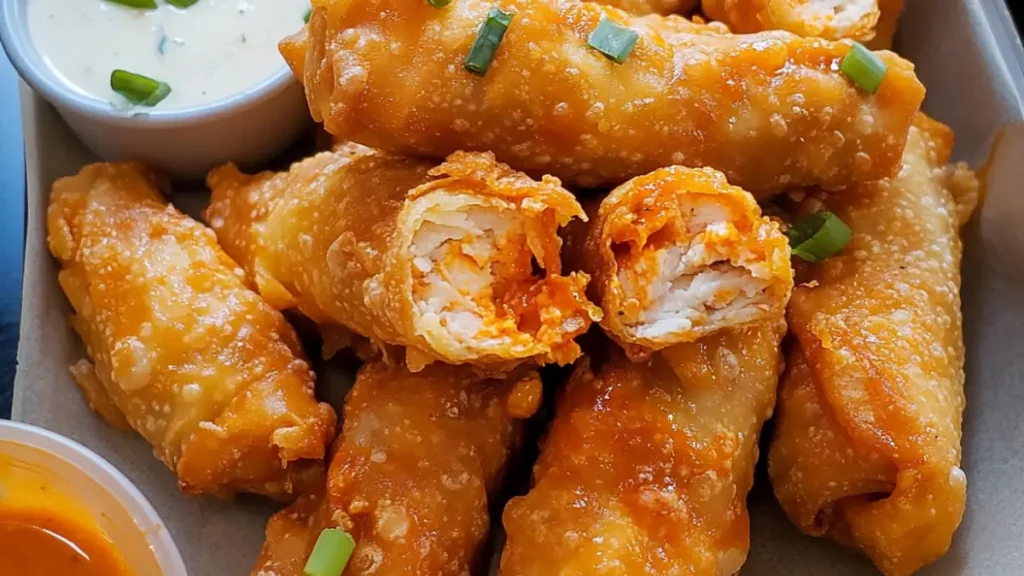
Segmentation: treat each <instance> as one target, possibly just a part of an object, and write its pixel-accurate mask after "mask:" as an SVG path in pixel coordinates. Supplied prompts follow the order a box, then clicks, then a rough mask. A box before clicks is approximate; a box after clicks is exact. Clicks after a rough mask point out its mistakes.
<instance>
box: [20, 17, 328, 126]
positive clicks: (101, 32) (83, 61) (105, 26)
mask: <svg viewBox="0 0 1024 576" xmlns="http://www.w3.org/2000/svg"><path fill="white" fill-rule="evenodd" d="M0 1H6V0H0ZM156 2H157V8H156V9H155V10H138V9H133V8H127V7H125V6H121V5H119V4H116V3H114V2H108V1H106V0H29V2H28V23H29V31H30V33H31V36H32V40H33V42H34V43H35V46H36V49H37V50H38V52H39V53H40V55H41V56H42V57H43V59H44V60H45V61H46V63H47V64H48V65H49V66H50V68H51V69H52V70H53V71H54V72H56V74H57V75H58V76H60V77H61V78H63V79H64V81H65V82H66V83H67V84H68V85H70V86H71V87H73V88H74V89H76V90H78V91H80V92H83V93H85V94H88V95H91V96H94V97H97V98H101V99H104V100H109V101H111V102H113V103H115V104H126V103H127V100H125V99H124V98H123V97H122V96H120V95H119V94H117V93H116V92H114V91H113V90H112V89H111V88H110V73H111V72H112V71H113V70H114V69H115V68H120V69H122V70H127V71H129V72H134V73H136V74H142V75H143V76H148V77H150V78H153V79H154V80H158V81H161V82H166V83H167V84H168V85H170V87H171V93H170V95H169V96H168V97H167V98H166V99H164V100H163V101H162V102H160V103H159V104H158V105H157V108H159V109H168V108H187V107H192V106H197V105H202V104H205V103H208V102H212V101H214V100H219V99H221V98H225V97H227V96H230V95H232V94H237V93H239V92H241V91H243V90H245V89H247V88H251V87H253V86H255V85H257V84H259V83H260V82H261V81H263V80H265V79H267V78H269V77H270V76H272V75H273V74H274V73H276V72H278V71H279V70H281V69H282V68H283V67H284V66H285V64H284V60H283V59H282V58H281V55H280V54H279V53H278V51H277V43H278V41H279V40H280V39H281V38H283V37H285V36H287V35H289V34H292V33H294V32H295V31H297V30H298V29H299V28H301V27H302V24H303V17H304V16H305V15H306V12H307V11H308V10H309V0H199V1H198V2H196V3H195V4H193V5H192V6H190V7H188V8H183V9H182V8H175V7H173V6H171V5H170V4H167V3H166V2H165V0H156Z"/></svg>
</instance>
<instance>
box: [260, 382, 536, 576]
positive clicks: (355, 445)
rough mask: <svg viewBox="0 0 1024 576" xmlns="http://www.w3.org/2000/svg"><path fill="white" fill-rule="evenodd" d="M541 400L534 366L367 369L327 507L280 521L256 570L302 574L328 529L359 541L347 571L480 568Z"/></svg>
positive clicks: (353, 397) (298, 507) (304, 508)
mask: <svg viewBox="0 0 1024 576" xmlns="http://www.w3.org/2000/svg"><path fill="white" fill-rule="evenodd" d="M540 394H541V387H540V379H539V376H538V375H537V373H536V371H533V370H528V371H525V372H524V371H520V372H518V373H517V374H514V375H510V376H509V377H508V378H506V379H504V380H484V379H481V378H480V377H478V376H476V375H475V374H474V372H473V370H472V369H471V368H469V367H465V366H464V367H457V366H448V365H443V364H433V365H431V366H429V367H427V368H426V369H425V370H423V371H422V372H417V373H410V372H408V371H407V370H405V369H402V368H389V367H388V366H386V365H385V364H383V363H382V362H377V363H373V364H369V365H367V366H365V367H363V369H362V370H361V371H360V372H359V375H358V377H357V379H356V383H355V386H354V387H353V388H352V391H351V392H350V393H349V396H348V398H347V400H346V402H345V418H344V422H345V424H344V430H343V432H342V435H341V437H340V439H339V440H338V443H337V445H336V447H335V451H334V457H333V459H332V460H331V468H330V473H329V476H328V486H327V502H326V505H325V504H324V503H323V502H320V501H318V497H316V496H313V497H310V498H309V499H306V500H300V501H299V502H297V503H296V504H295V505H294V506H292V507H291V508H290V509H288V510H285V511H283V512H281V513H279V514H277V515H276V516H274V518H272V519H271V520H270V523H269V524H268V526H267V542H266V544H265V545H264V547H263V552H262V554H261V556H260V560H259V562H258V563H257V565H256V569H255V571H254V575H258V576H301V567H302V566H303V564H304V563H305V558H306V555H307V554H308V551H309V549H310V548H311V546H312V544H313V543H314V541H315V539H316V536H317V535H318V534H319V533H320V530H322V529H323V528H326V527H341V528H343V529H344V530H346V531H348V532H349V533H350V534H352V536H353V537H354V538H355V540H356V542H357V546H356V550H355V553H354V554H353V556H352V560H351V561H350V562H349V565H348V569H347V570H346V571H345V574H346V575H347V576H357V575H361V574H374V575H376V576H382V575H384V576H387V575H396V576H397V575H402V576H405V575H421V576H446V575H452V576H456V575H463V574H469V573H471V572H472V573H475V572H476V568H477V562H478V560H479V558H478V556H479V552H480V550H481V547H482V544H483V542H484V540H485V538H486V537H487V533H488V530H489V527H490V520H489V515H488V499H489V496H490V495H493V494H494V493H495V492H496V491H497V490H498V488H499V487H500V485H501V482H502V480H503V476H504V470H505V466H506V463H507V460H508V458H509V455H510V454H511V453H512V452H513V451H514V450H516V449H517V448H518V446H519V445H520V443H521V441H522V422H521V419H523V418H528V417H529V416H531V415H532V414H533V411H534V410H536V408H537V405H538V404H539V402H540Z"/></svg>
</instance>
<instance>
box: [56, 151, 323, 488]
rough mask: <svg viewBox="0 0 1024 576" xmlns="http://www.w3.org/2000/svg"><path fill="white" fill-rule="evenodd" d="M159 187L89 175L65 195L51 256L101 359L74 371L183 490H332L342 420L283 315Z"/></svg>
mask: <svg viewBox="0 0 1024 576" xmlns="http://www.w3.org/2000/svg"><path fill="white" fill-rule="evenodd" d="M158 185H159V181H158V179H157V177H156V176H155V175H154V174H153V173H152V172H150V171H149V170H148V169H146V168H145V167H143V166H141V165H139V164H132V163H118V164H91V165H89V166H86V167H84V168H83V169H82V170H81V171H80V172H79V173H78V174H77V175H75V176H71V177H67V178H61V179H59V180H57V181H56V182H55V183H54V185H53V189H52V193H51V197H50V205H49V210H48V213H47V224H48V231H49V246H50V251H51V252H52V253H53V255H54V256H55V257H56V258H57V260H58V261H59V262H60V265H61V271H60V274H59V280H60V285H61V287H62V288H63V290H64V293H65V295H67V297H68V300H69V301H70V302H71V306H72V307H73V308H74V315H73V316H72V318H71V323H72V325H73V326H74V329H75V330H76V332H78V334H79V335H80V336H81V337H82V340H83V341H84V342H85V345H86V350H87V352H88V356H89V358H90V359H91V362H90V361H89V360H84V359H83V360H81V361H79V362H78V363H77V364H75V365H74V366H73V367H72V373H73V375H74V377H75V379H76V381H77V382H78V384H79V385H80V387H81V388H82V391H83V392H84V394H85V396H86V398H87V399H88V401H89V404H90V405H91V406H92V407H93V408H94V409H95V410H96V411H97V412H98V413H100V414H101V415H103V416H104V417H105V418H106V419H107V420H108V421H110V422H111V423H112V424H114V425H116V426H119V427H125V425H130V426H131V428H133V429H135V431H137V432H138V433H139V434H140V435H142V437H143V438H145V439H146V441H148V442H149V443H150V444H151V445H152V446H153V451H154V454H155V455H156V456H157V458H159V459H160V460H162V461H163V462H164V463H165V464H166V465H167V466H168V467H169V468H170V469H171V470H173V471H174V472H175V473H176V474H177V477H178V484H179V486H180V488H181V489H182V490H183V491H185V492H188V493H194V494H198V493H206V494H214V495H219V496H230V495H232V494H234V493H236V492H254V493H257V494H264V495H267V496H271V497H275V498H282V499H284V498H288V497H290V496H294V494H295V493H296V492H297V491H299V490H301V489H303V488H304V487H305V486H308V485H310V484H311V483H312V484H315V483H316V482H320V481H322V477H323V466H322V464H321V460H322V459H323V457H324V455H325V452H326V448H327V444H328V442H329V441H330V439H331V438H332V437H333V435H334V426H335V416H334V412H333V411H332V410H331V408H330V407H329V406H328V405H327V404H321V403H318V402H317V401H316V400H315V399H314V397H313V381H314V376H313V373H312V372H311V371H310V368H309V366H308V365H307V363H306V362H305V360H304V359H303V355H302V350H301V347H300V345H299V342H298V339H297V337H296V335H295V332H294V331H293V330H292V328H291V327H290V326H289V325H288V323H287V322H286V321H285V319H284V317H283V316H282V315H281V313H280V312H278V311H277V310H274V309H273V308H272V307H270V306H269V305H268V304H267V303H266V302H264V301H263V300H262V299H261V298H260V297H259V296H258V295H257V294H256V292H254V291H252V290H251V289H250V288H249V287H247V286H246V283H245V281H244V275H243V273H242V271H241V269H239V268H238V266H237V265H236V264H235V263H234V262H232V261H231V259H230V258H228V256H227V255H226V254H225V253H224V252H223V251H221V249H220V247H219V246H218V245H217V241H216V238H215V236H214V234H213V232H212V231H210V230H209V229H208V228H206V227H205V226H203V225H202V224H200V223H198V222H196V221H194V220H192V219H191V218H189V217H187V216H185V215H183V214H181V213H180V212H178V211H177V210H176V209H174V208H173V207H172V206H170V205H168V204H167V202H166V201H165V200H164V198H163V196H161V194H160V192H159V190H158Z"/></svg>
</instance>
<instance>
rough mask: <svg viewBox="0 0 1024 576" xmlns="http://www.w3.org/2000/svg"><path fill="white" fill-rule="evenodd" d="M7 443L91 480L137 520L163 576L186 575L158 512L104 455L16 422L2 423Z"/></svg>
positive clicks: (0, 428) (2, 439)
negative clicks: (36, 452) (40, 454)
mask: <svg viewBox="0 0 1024 576" xmlns="http://www.w3.org/2000/svg"><path fill="white" fill-rule="evenodd" d="M5 443H10V444H21V445H23V446H28V447H30V448H33V449H36V450H39V451H41V452H44V453H46V454H48V455H50V456H52V457H53V458H54V459H57V460H61V461H63V462H65V463H67V464H69V465H71V466H72V467H74V468H76V469H78V470H80V471H81V472H82V474H84V475H86V476H89V477H90V478H92V479H93V480H94V481H95V482H96V483H97V484H98V485H100V486H103V488H104V489H105V490H106V491H108V492H109V493H110V494H111V495H113V496H114V498H115V499H116V500H117V501H118V502H119V503H120V504H121V505H122V506H124V508H125V511H127V512H128V513H129V514H131V516H132V517H133V518H134V519H135V522H136V524H137V525H138V527H139V529H140V530H141V531H142V532H143V534H144V535H145V537H146V540H147V541H148V542H149V544H150V548H151V549H152V550H153V553H154V555H155V557H156V561H157V564H158V565H159V566H160V567H161V568H162V569H163V570H164V573H165V574H167V575H168V576H171V575H178V574H187V571H186V569H185V562H184V560H183V559H182V557H181V552H179V551H178V547H177V545H176V544H175V543H174V539H173V538H172V537H171V534H170V531H169V530H168V529H167V525H166V524H165V523H164V521H163V520H162V519H161V518H160V515H159V514H157V511H156V509H155V508H153V505H152V504H150V502H149V500H148V499H147V498H146V496H145V495H143V494H142V492H141V491H139V489H138V487H136V486H135V484H133V483H132V481H131V480H129V479H128V477H127V476H125V475H124V474H123V473H122V472H121V471H120V470H118V469H117V468H115V467H114V465H113V464H111V463H110V462H108V461H107V460H105V459H104V458H103V457H102V456H100V455H99V454H97V453H95V452H93V451H92V450H90V449H89V448H86V447H85V446H83V445H82V444H79V443H78V442H76V441H74V440H72V439H70V438H68V437H66V436H62V435H61V434H58V433H56V432H53V431H51V430H47V429H45V428H40V427H39V426H33V425H31V424H25V423H23V422H15V421H13V420H0V445H2V444H5Z"/></svg>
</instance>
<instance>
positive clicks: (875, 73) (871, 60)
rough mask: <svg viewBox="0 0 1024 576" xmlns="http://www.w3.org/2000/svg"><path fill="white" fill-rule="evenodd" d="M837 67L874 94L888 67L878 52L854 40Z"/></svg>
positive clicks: (866, 90) (858, 84)
mask: <svg viewBox="0 0 1024 576" xmlns="http://www.w3.org/2000/svg"><path fill="white" fill-rule="evenodd" d="M839 69H840V70H842V71H843V74H846V76H847V77H848V78H849V79H850V80H852V81H853V83H854V84H856V85H857V86H859V87H860V89H861V90H863V91H865V92H867V93H868V94H874V93H875V92H878V87H879V86H881V85H882V80H883V79H885V73H886V71H887V70H888V69H889V67H888V66H886V64H885V62H883V61H882V59H881V58H879V57H878V54H875V53H874V52H872V51H871V50H868V49H867V48H865V47H864V45H863V44H860V43H857V42H854V43H853V47H851V48H850V51H849V52H848V53H847V54H846V57H845V58H843V63H842V64H841V65H840V66H839Z"/></svg>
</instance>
